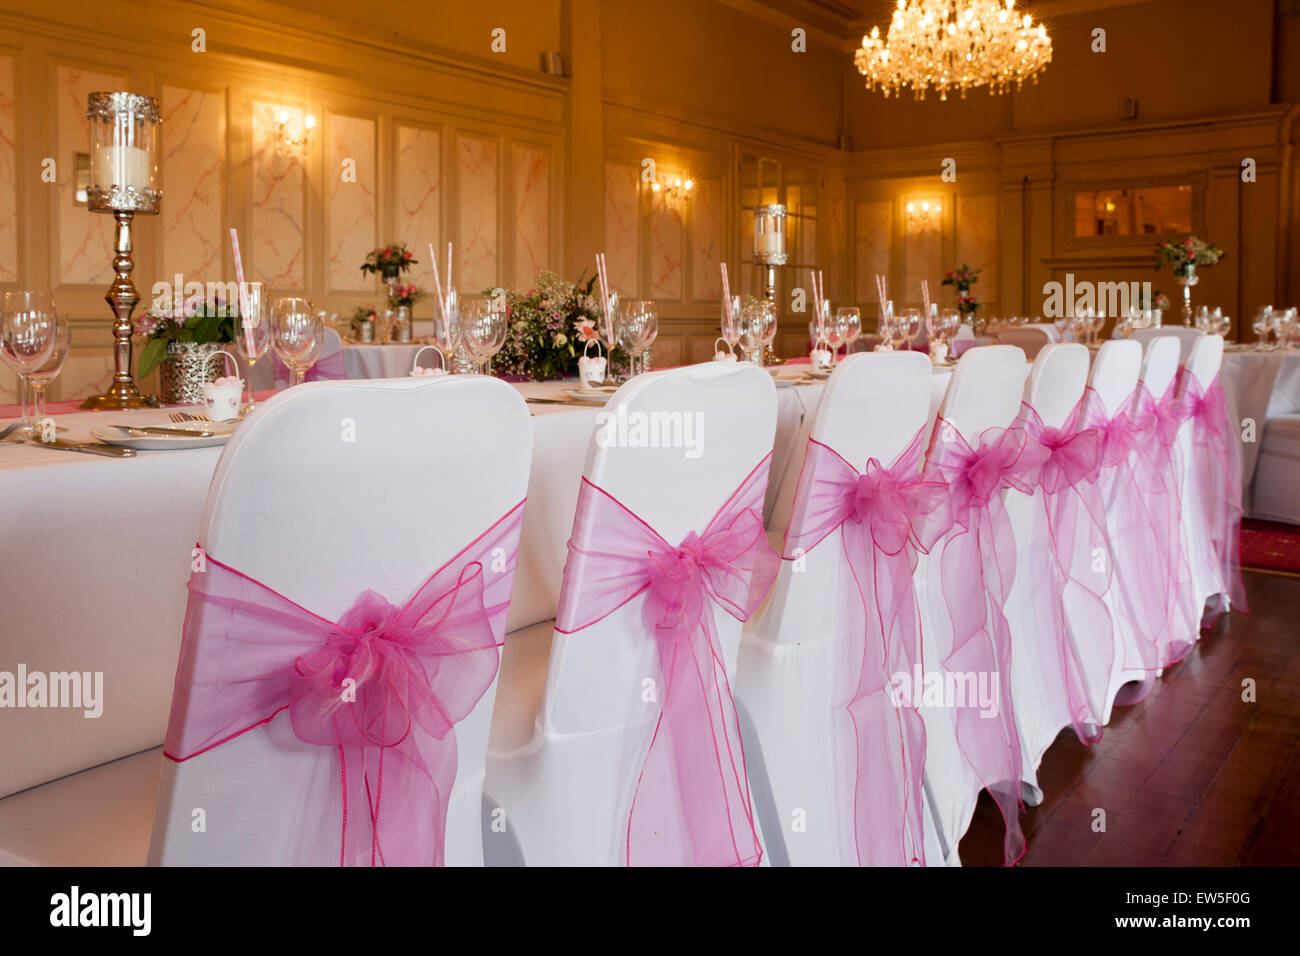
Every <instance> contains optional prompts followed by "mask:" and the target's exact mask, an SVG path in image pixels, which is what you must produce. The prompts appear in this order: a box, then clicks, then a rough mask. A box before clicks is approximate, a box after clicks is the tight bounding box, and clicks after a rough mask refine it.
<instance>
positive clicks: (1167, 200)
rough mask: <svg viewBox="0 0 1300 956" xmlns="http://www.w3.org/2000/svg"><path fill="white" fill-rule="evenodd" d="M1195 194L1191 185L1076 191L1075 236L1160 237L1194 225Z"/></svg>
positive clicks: (1179, 232) (1190, 229) (1186, 229)
mask: <svg viewBox="0 0 1300 956" xmlns="http://www.w3.org/2000/svg"><path fill="white" fill-rule="evenodd" d="M1195 196H1196V193H1195V191H1194V190H1193V188H1192V187H1191V185H1189V184H1186V183H1182V184H1177V185H1172V186H1129V187H1113V188H1107V189H1090V190H1080V191H1078V192H1076V193H1075V194H1074V234H1075V235H1076V236H1086V237H1099V236H1160V235H1167V234H1183V233H1189V232H1192V231H1194V230H1193V228H1192V220H1193V211H1194V200H1195Z"/></svg>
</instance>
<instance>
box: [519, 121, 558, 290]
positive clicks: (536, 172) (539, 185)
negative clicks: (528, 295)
mask: <svg viewBox="0 0 1300 956" xmlns="http://www.w3.org/2000/svg"><path fill="white" fill-rule="evenodd" d="M512 162H513V169H512V174H513V188H514V207H515V208H514V221H515V276H514V279H515V283H516V285H520V286H523V287H524V288H527V287H529V286H530V285H531V284H532V281H533V279H534V278H535V277H536V275H537V273H538V272H540V271H541V270H542V269H545V268H546V267H547V266H548V265H549V264H550V240H551V197H550V193H551V190H550V182H551V154H550V152H549V151H547V150H544V149H534V148H532V147H528V146H519V145H517V146H515V147H514V156H513V159H512Z"/></svg>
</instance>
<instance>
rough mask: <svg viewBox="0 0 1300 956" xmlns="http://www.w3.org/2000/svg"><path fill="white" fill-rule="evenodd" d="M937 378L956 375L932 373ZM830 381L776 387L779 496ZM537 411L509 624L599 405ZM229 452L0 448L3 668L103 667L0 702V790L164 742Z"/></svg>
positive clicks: (574, 490) (555, 391) (86, 415)
mask: <svg viewBox="0 0 1300 956" xmlns="http://www.w3.org/2000/svg"><path fill="white" fill-rule="evenodd" d="M372 348H373V349H375V350H388V349H391V350H392V354H394V355H397V354H398V353H404V352H409V351H411V349H409V348H407V347H404V346H374V347H372ZM399 360H400V359H395V361H399ZM406 361H408V363H409V359H407V360H406ZM792 373H793V370H792ZM940 379H943V380H944V381H946V376H945V375H944V374H943V373H937V376H936V381H939V380H940ZM565 384H569V385H571V384H573V383H536V384H525V385H520V386H518V387H519V389H520V390H521V391H522V392H523V394H524V395H525V397H559V396H560V388H561V387H563V386H564V385H565ZM822 390H823V386H822V385H821V384H813V385H798V386H790V387H783V388H781V389H779V390H778V393H777V394H778V428H777V437H776V448H775V450H774V455H773V459H774V464H773V472H772V485H773V489H772V493H771V495H769V504H770V503H771V502H772V501H773V500H774V496H775V494H776V493H777V489H778V488H782V487H784V486H785V484H788V485H789V487H790V494H793V480H792V478H793V477H797V470H798V465H799V461H801V458H799V456H798V455H797V454H796V452H797V450H798V447H799V446H800V445H801V443H802V435H803V434H805V432H804V431H803V429H804V428H805V424H806V421H807V420H808V418H809V417H810V413H811V412H812V411H813V410H814V409H815V408H816V405H817V402H818V400H819V399H820V396H821V393H822ZM529 409H530V410H531V411H532V412H533V413H534V416H535V417H534V418H533V425H534V428H533V463H532V473H531V478H530V481H529V490H528V505H527V508H526V510H525V518H524V527H523V534H522V539H521V542H520V560H519V570H518V573H517V575H516V578H515V589H514V596H513V601H512V604H511V609H510V617H509V622H508V630H510V631H514V630H517V629H518V628H521V627H525V626H528V625H530V624H535V623H537V622H539V621H545V620H548V619H549V618H552V617H554V616H555V608H556V605H557V602H558V598H559V589H560V580H561V577H562V573H563V569H564V557H565V544H566V542H567V541H568V537H569V532H570V529H571V526H572V522H573V514H574V510H575V507H576V504H577V497H578V487H579V480H580V477H581V474H582V468H583V465H584V463H585V461H586V457H587V452H588V448H589V445H590V442H591V438H592V434H593V430H594V427H595V422H596V415H597V413H598V412H599V411H600V406H596V405H530V406H529ZM167 414H168V413H167V411H164V410H145V411H137V412H77V413H74V414H69V415H64V416H61V417H60V418H59V424H60V425H62V426H66V427H67V432H66V433H65V434H64V435H63V436H61V437H66V438H70V439H74V440H84V439H89V438H90V428H92V427H94V426H96V425H99V424H101V423H106V422H117V421H131V422H133V423H136V424H166V423H167ZM220 455H221V448H220V447H216V448H203V449H192V450H185V451H169V452H141V453H139V454H138V456H137V457H135V458H130V459H115V458H101V457H97V456H92V455H80V454H74V453H71V452H61V451H52V450H49V449H44V448H35V447H32V446H28V445H23V444H8V445H0V500H3V501H4V502H5V503H6V505H5V507H4V508H3V509H0V539H2V540H3V541H4V543H5V547H4V549H3V552H0V554H2V557H0V581H3V582H4V584H5V600H4V601H3V602H0V671H8V672H10V673H16V672H17V670H18V667H19V665H20V664H22V665H25V666H26V668H27V671H28V672H29V673H35V672H43V673H49V672H52V671H90V672H96V671H99V672H102V673H103V675H104V676H103V687H104V702H103V714H102V716H100V717H98V718H86V717H83V716H82V712H81V711H80V710H69V709H40V710H32V709H25V708H24V709H14V710H10V709H5V710H4V711H0V721H2V723H0V797H3V796H4V795H6V794H9V793H13V792H15V791H17V790H22V789H25V788H27V787H30V786H34V785H36V784H39V783H43V782H45V781H48V780H52V779H54V778H56V777H60V776H63V775H65V774H69V773H74V772H76V771H78V770H82V769H85V768H87V767H92V766H96V765H98V764H101V763H104V762H105V761H108V760H112V759H115V758H117V757H121V756H124V755H127V754H131V753H136V752H138V751H141V750H145V749H148V748H150V747H156V746H158V744H159V743H161V741H162V738H163V734H164V732H165V731H166V724H167V714H168V708H169V705H170V700H171V690H172V680H173V676H174V673H175V668H176V660H177V655H178V653H179V648H180V636H181V627H182V623H183V621H184V616H185V601H186V594H187V591H186V587H185V584H186V581H187V580H188V578H189V574H190V560H191V550H192V549H193V547H194V545H195V541H196V538H197V536H198V525H199V519H200V515H201V513H202V509H203V502H204V499H205V498H206V496H207V493H208V484H209V482H210V480H211V477H212V472H213V470H214V469H215V467H216V464H217V460H218V458H219V457H220ZM791 472H793V473H794V474H793V475H791V474H790V473H791ZM778 476H781V477H785V478H786V482H784V483H783V482H782V481H781V480H779V477H778ZM768 513H769V514H770V510H769V512H768Z"/></svg>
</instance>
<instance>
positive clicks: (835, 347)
mask: <svg viewBox="0 0 1300 956" xmlns="http://www.w3.org/2000/svg"><path fill="white" fill-rule="evenodd" d="M825 309H826V311H827V312H828V313H829V312H830V303H829V302H827V303H826V305H825ZM822 328H823V329H824V330H825V332H826V342H827V344H828V345H830V347H831V367H832V368H834V367H835V366H836V365H837V364H838V362H839V356H840V346H842V345H843V344H844V340H845V336H846V335H847V333H848V328H847V326H844V325H841V324H840V322H839V318H838V316H835V317H831V316H828V317H827V319H826V321H825V322H824V323H823V325H822Z"/></svg>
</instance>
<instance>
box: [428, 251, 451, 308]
mask: <svg viewBox="0 0 1300 956" xmlns="http://www.w3.org/2000/svg"><path fill="white" fill-rule="evenodd" d="M429 262H430V263H431V264H432V265H433V291H434V294H435V296H436V297H437V299H438V314H439V315H441V316H442V321H443V322H446V321H447V303H446V301H445V300H444V299H443V297H442V280H441V279H439V278H438V255H437V253H435V252H434V251H433V243H432V242H431V243H429ZM448 278H450V276H448Z"/></svg>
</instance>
